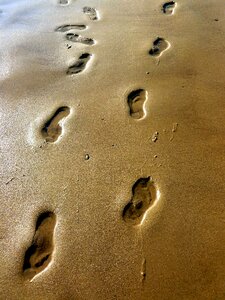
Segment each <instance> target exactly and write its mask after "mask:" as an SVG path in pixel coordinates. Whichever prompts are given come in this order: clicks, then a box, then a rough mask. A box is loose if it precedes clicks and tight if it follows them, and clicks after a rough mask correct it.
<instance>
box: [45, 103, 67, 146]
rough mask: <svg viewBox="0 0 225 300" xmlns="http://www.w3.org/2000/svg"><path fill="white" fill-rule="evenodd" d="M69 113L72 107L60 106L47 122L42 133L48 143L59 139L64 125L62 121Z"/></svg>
mask: <svg viewBox="0 0 225 300" xmlns="http://www.w3.org/2000/svg"><path fill="white" fill-rule="evenodd" d="M69 113H70V108H69V107H67V106H62V107H60V108H58V109H57V111H56V112H55V113H54V115H53V116H52V117H51V118H50V119H49V120H48V121H47V122H46V123H45V125H44V127H43V128H42V130H41V133H42V136H43V137H44V138H45V141H46V142H47V143H54V142H56V141H57V140H58V138H59V137H60V135H61V134H62V127H61V125H60V123H61V122H62V120H63V119H64V118H66V117H67V116H68V115H69Z"/></svg>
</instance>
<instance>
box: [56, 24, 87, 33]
mask: <svg viewBox="0 0 225 300" xmlns="http://www.w3.org/2000/svg"><path fill="white" fill-rule="evenodd" d="M86 28H87V26H86V25H82V24H70V25H62V26H59V27H57V28H56V29H55V31H58V32H66V31H69V30H72V29H75V30H85V29H86Z"/></svg>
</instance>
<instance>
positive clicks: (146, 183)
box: [122, 177, 156, 225]
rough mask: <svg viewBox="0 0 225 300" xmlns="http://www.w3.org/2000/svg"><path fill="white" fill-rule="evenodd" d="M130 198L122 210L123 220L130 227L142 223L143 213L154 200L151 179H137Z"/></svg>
mask: <svg viewBox="0 0 225 300" xmlns="http://www.w3.org/2000/svg"><path fill="white" fill-rule="evenodd" d="M132 194H133V196H132V198H131V200H130V202H129V203H128V204H127V205H126V206H125V208H124V210H123V214H122V216H123V220H124V221H125V222H127V223H129V224H131V225H139V224H141V223H142V220H143V218H144V215H145V213H146V212H147V210H148V209H149V208H150V206H151V205H152V204H153V203H154V201H155V200H156V188H155V185H154V183H153V181H152V179H151V177H147V178H140V179H138V180H137V181H136V182H135V184H134V185H133V187H132Z"/></svg>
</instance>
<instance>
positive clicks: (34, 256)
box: [23, 211, 56, 280]
mask: <svg viewBox="0 0 225 300" xmlns="http://www.w3.org/2000/svg"><path fill="white" fill-rule="evenodd" d="M55 225H56V215H55V214H54V213H53V212H49V211H47V212H44V213H42V214H40V216H39V217H38V219H37V223H36V229H35V234H34V237H33V241H32V244H31V246H30V247H29V248H28V249H27V251H26V253H25V256H24V264H23V274H24V276H25V278H27V279H28V280H32V279H33V278H34V276H36V275H37V274H39V273H40V272H42V271H43V270H44V269H45V268H46V267H47V266H48V265H49V263H50V262H51V260H52V254H53V251H54V229H55Z"/></svg>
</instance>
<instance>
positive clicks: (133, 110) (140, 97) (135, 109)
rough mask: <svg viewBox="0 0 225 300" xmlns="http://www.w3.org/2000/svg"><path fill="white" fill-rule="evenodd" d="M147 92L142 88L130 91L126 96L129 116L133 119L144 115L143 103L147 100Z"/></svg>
mask: <svg viewBox="0 0 225 300" xmlns="http://www.w3.org/2000/svg"><path fill="white" fill-rule="evenodd" d="M147 98H148V96H147V92H146V91H145V90H143V89H138V90H135V91H132V92H131V93H130V94H129V95H128V97H127V103H128V106H129V109H130V116H131V117H132V118H134V119H142V118H144V117H145V111H144V104H145V102H146V100H147Z"/></svg>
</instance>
